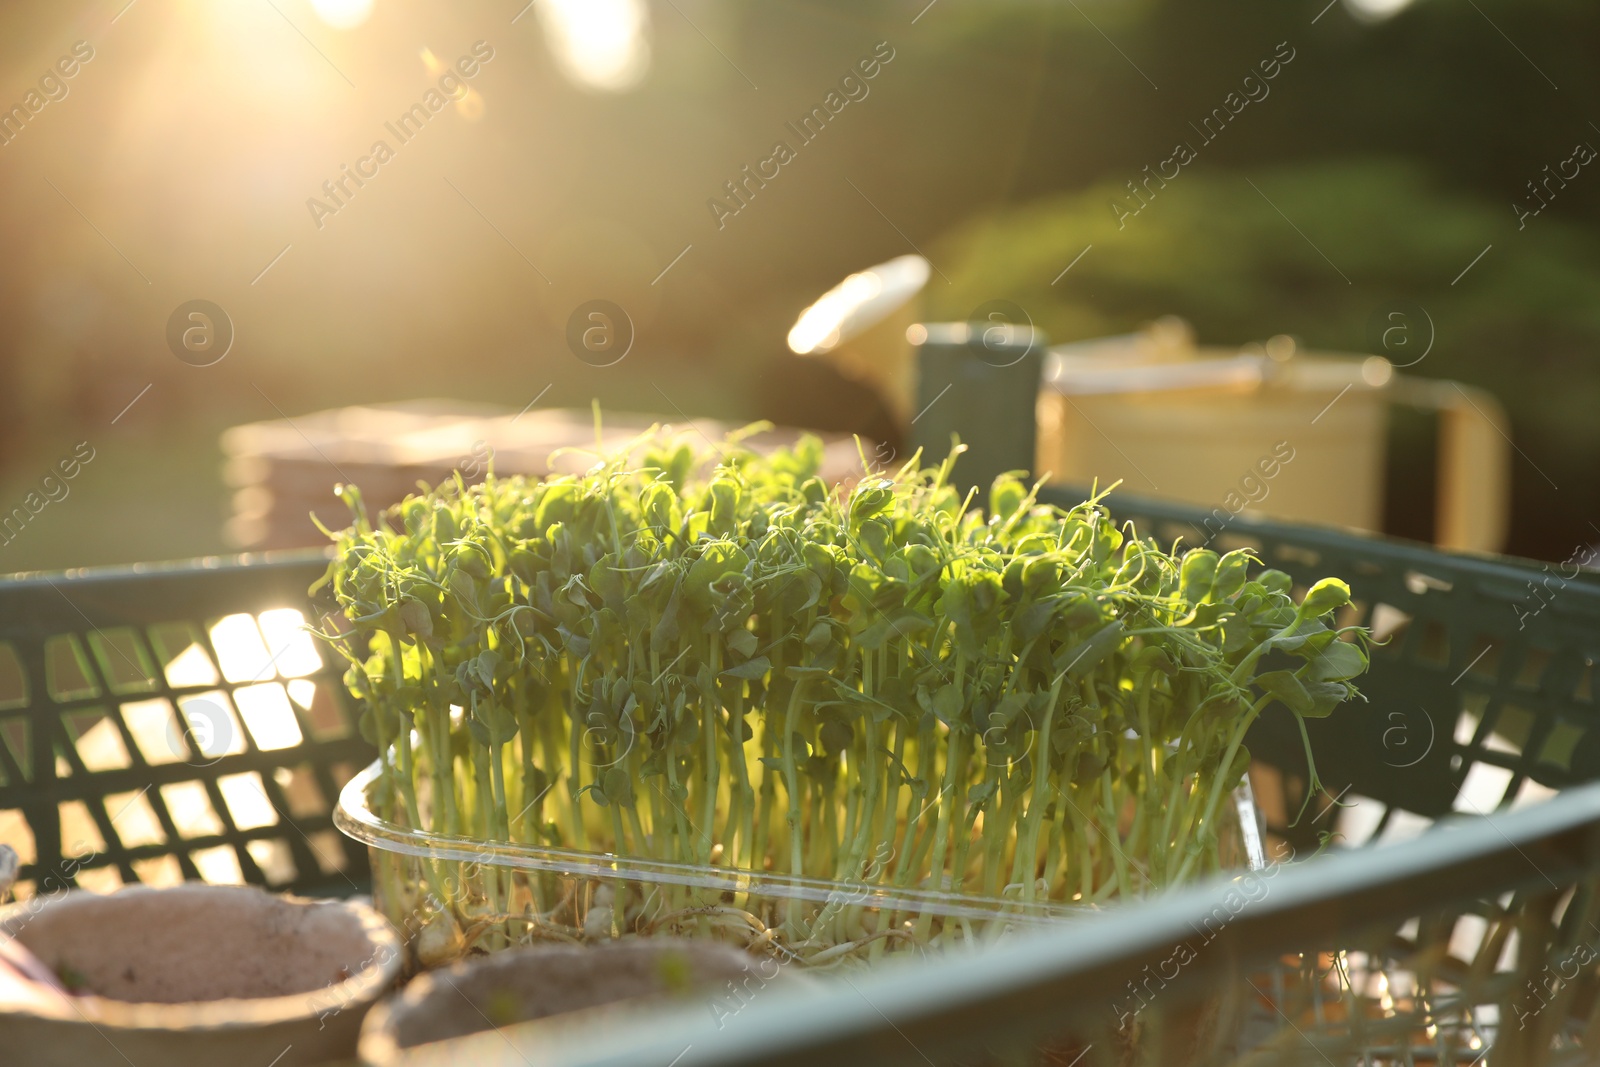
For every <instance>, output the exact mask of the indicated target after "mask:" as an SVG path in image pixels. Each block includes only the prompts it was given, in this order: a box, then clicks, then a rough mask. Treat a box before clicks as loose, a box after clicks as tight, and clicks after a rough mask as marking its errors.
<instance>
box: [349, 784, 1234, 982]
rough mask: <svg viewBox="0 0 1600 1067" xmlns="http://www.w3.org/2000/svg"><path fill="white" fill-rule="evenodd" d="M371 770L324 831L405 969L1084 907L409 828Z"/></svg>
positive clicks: (838, 955) (871, 956) (813, 946)
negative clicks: (358, 849) (606, 944)
mask: <svg viewBox="0 0 1600 1067" xmlns="http://www.w3.org/2000/svg"><path fill="white" fill-rule="evenodd" d="M379 775H380V767H379V765H378V764H377V763H373V764H372V765H371V766H369V767H367V768H366V769H365V770H364V771H362V772H361V773H360V774H358V775H357V776H356V777H355V778H353V779H352V780H351V781H350V782H349V784H348V785H346V786H345V788H344V791H343V792H342V794H341V795H340V798H339V806H338V810H337V811H336V812H335V816H334V821H335V824H336V825H337V826H338V827H339V829H340V830H342V831H343V832H344V833H346V834H348V835H349V836H350V837H352V838H354V839H356V840H358V841H362V842H365V843H366V844H367V845H368V846H369V847H370V849H371V851H372V869H373V897H374V900H375V902H376V904H377V906H378V908H379V910H380V911H382V912H383V913H384V914H385V915H387V916H388V917H389V919H390V921H391V922H393V923H394V924H395V926H396V927H397V928H398V929H399V930H400V931H401V932H402V935H403V937H404V940H405V942H406V943H407V946H408V948H409V950H410V952H409V954H410V959H411V963H412V966H413V967H424V968H425V967H432V966H437V965H440V964H443V963H447V962H449V961H451V960H453V959H456V958H459V957H461V956H463V955H466V954H468V953H472V952H477V951H495V950H497V949H501V948H505V947H508V946H511V945H517V944H528V943H534V942H540V941H560V942H584V941H594V940H598V939H603V938H612V937H626V936H648V935H652V934H674V935H678V936H690V937H696V936H698V937H715V938H718V939H720V940H724V941H728V942H731V943H733V944H736V945H739V946H741V947H744V948H747V949H749V950H750V951H752V952H755V953H757V954H758V955H762V956H771V957H776V958H779V959H781V960H785V961H799V962H802V963H804V964H807V965H809V966H812V967H827V966H831V965H839V964H845V963H853V962H854V963H859V962H870V961H872V960H876V959H878V958H881V957H883V956H886V955H890V954H894V953H899V952H905V951H927V950H931V949H935V948H941V947H944V948H948V947H952V946H957V945H964V946H974V945H977V944H980V943H983V942H987V941H991V940H994V939H996V938H998V937H1001V936H1004V935H1005V934H1007V933H1009V932H1012V931H1015V930H1019V929H1026V928H1028V927H1030V926H1037V925H1039V924H1045V923H1056V922H1060V921H1062V920H1064V919H1068V918H1081V917H1083V916H1084V915H1085V914H1086V913H1088V912H1090V911H1092V909H1093V908H1094V907H1095V905H1091V904H1083V903H1074V902H1062V901H1059V900H1025V899H1023V898H1022V895H1021V893H1020V892H1019V891H1017V890H1016V889H1015V888H1013V889H1012V891H1010V892H1007V893H1004V894H1001V895H998V896H983V895H975V894H971V893H959V892H949V891H941V890H937V889H927V888H920V887H901V886H895V885H884V884H874V883H869V882H843V881H833V880H824V879H812V878H797V877H792V876H790V875H788V874H786V873H773V872H767V871H751V870H741V869H737V868H730V867H719V866H714V865H700V864H692V863H675V862H663V861H658V860H648V859H638V858H630V857H626V856H617V855H611V854H607V853H597V852H583V851H578V850H573V849H563V848H549V847H544V846H540V845H533V844H525V843H521V842H505V841H480V840H476V839H473V838H468V837H456V836H451V835H447V834H439V833H433V832H429V831H425V830H415V829H412V828H410V827H409V826H406V825H403V824H401V823H399V822H396V821H393V820H391V819H388V818H385V817H383V816H382V815H380V814H379V813H377V812H376V811H374V810H373V805H372V804H371V803H370V802H369V797H370V787H371V785H372V783H373V782H374V780H375V779H377V778H378V777H379ZM1224 807H1225V810H1226V812H1227V816H1226V818H1227V821H1226V824H1225V825H1224V826H1223V827H1222V829H1221V831H1220V832H1221V833H1222V834H1224V835H1226V838H1227V840H1226V841H1225V848H1224V850H1223V852H1224V856H1225V858H1226V859H1227V861H1228V863H1229V865H1230V866H1235V867H1237V868H1239V869H1241V870H1242V869H1246V868H1248V869H1259V868H1261V867H1263V866H1265V856H1264V850H1263V848H1262V838H1261V830H1260V822H1259V816H1258V814H1257V811H1256V807H1255V803H1254V800H1253V798H1252V797H1251V795H1250V787H1249V782H1248V780H1247V781H1246V782H1245V783H1244V784H1243V785H1241V786H1240V787H1239V789H1238V790H1237V791H1236V792H1235V794H1234V803H1233V804H1232V805H1225V806H1224Z"/></svg>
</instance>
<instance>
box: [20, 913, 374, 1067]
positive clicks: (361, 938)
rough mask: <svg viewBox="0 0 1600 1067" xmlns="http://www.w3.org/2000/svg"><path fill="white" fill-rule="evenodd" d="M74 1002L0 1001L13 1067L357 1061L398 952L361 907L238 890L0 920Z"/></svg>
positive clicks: (283, 1066)
mask: <svg viewBox="0 0 1600 1067" xmlns="http://www.w3.org/2000/svg"><path fill="white" fill-rule="evenodd" d="M0 938H15V939H16V940H17V942H18V943H19V944H21V945H22V946H23V947H24V948H26V949H27V950H28V951H29V952H31V953H32V954H33V955H34V956H36V957H37V958H38V959H39V961H41V962H42V963H43V964H44V965H45V966H46V967H48V968H49V969H50V970H52V971H54V972H55V973H56V974H58V975H60V976H61V977H62V978H63V980H64V981H65V982H66V984H67V985H68V986H69V987H71V988H74V989H76V990H77V991H78V994H79V995H76V996H73V997H70V998H69V997H63V996H59V995H55V996H48V997H42V998H39V1001H38V1002H37V1003H36V1004H34V1005H30V1006H27V1007H23V1006H19V1005H10V1004H0V1048H3V1049H5V1053H4V1056H3V1058H4V1060H5V1062H6V1063H7V1064H8V1065H14V1067H98V1065H100V1064H106V1065H108V1067H109V1065H116V1067H125V1065H126V1064H128V1063H130V1062H131V1063H135V1064H139V1065H140V1067H144V1065H146V1064H151V1065H154V1064H229V1065H235V1064H236V1065H240V1067H244V1065H247V1064H260V1065H262V1067H265V1065H266V1064H269V1063H270V1064H274V1065H275V1067H293V1065H295V1064H314V1063H322V1062H325V1061H327V1060H329V1059H337V1058H343V1057H349V1056H351V1055H353V1054H354V1053H355V1049H356V1039H357V1035H358V1034H359V1032H360V1029H361V1021H362V1018H363V1017H364V1016H365V1015H366V1012H367V1009H368V1008H370V1007H371V1006H372V1004H373V1002H374V1001H376V1000H377V999H378V997H379V996H380V995H382V994H383V993H384V992H385V991H386V990H387V989H388V988H389V986H390V985H391V984H392V983H393V982H394V979H395V976H396V974H397V973H398V971H399V967H400V945H399V941H398V939H397V938H396V936H395V934H394V932H393V930H392V929H391V928H390V926H389V925H388V923H386V922H385V921H384V920H383V919H382V917H380V916H379V915H378V914H377V912H375V911H373V910H372V909H371V908H370V907H367V906H365V905H362V904H355V903H349V902H343V901H314V900H304V899H300V898H297V897H285V896H273V895H272V894H269V893H267V892H264V891H263V890H260V889H254V888H248V887H244V886H211V885H204V884H201V883H192V884H187V885H180V886H173V887H170V888H165V889H156V888H151V887H146V886H132V887H129V888H126V889H121V890H118V891H117V892H115V893H110V894H106V895H100V894H95V893H88V892H82V891H77V892H70V893H64V894H61V895H59V896H53V897H42V898H36V899H33V900H28V901H24V902H21V903H18V904H13V905H10V906H8V907H6V908H3V909H0Z"/></svg>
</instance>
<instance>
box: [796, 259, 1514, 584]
mask: <svg viewBox="0 0 1600 1067" xmlns="http://www.w3.org/2000/svg"><path fill="white" fill-rule="evenodd" d="M928 275H929V266H928V263H927V261H926V260H925V259H923V258H922V257H920V256H902V257H900V258H898V259H894V260H890V261H889V262H887V263H882V264H879V265H878V266H876V267H871V268H868V269H867V270H865V271H861V272H859V273H856V274H852V275H851V276H850V277H849V278H847V279H845V281H844V282H842V283H841V284H840V285H838V286H836V287H835V288H834V289H832V290H830V291H829V292H828V293H827V294H825V295H824V296H823V297H822V298H821V299H819V300H818V301H817V302H816V303H815V304H813V305H812V306H811V307H810V308H808V309H806V311H805V312H804V313H803V314H802V315H801V316H800V318H799V320H798V321H797V322H796V323H795V326H794V328H793V329H792V330H791V331H790V333H789V345H790V348H791V349H793V350H794V351H795V352H796V353H798V354H800V355H814V356H820V357H822V358H825V359H827V360H829V361H830V362H831V363H833V364H834V365H835V366H837V367H838V368H839V370H840V371H841V372H842V373H844V374H845V375H846V376H848V377H851V378H855V379H857V380H860V381H862V382H864V383H865V384H866V385H868V386H869V387H871V388H873V389H874V390H876V391H877V392H878V394H879V395H880V396H881V397H882V398H883V399H884V401H885V403H886V404H887V406H888V407H889V409H890V411H891V412H892V413H893V414H894V417H895V418H896V420H897V421H898V423H899V425H900V427H901V428H902V430H903V431H904V432H905V434H906V437H907V439H908V440H909V441H910V442H911V443H912V444H914V445H918V446H921V447H923V448H925V449H926V455H927V456H928V457H930V458H932V459H939V458H942V457H943V456H944V455H945V453H946V452H947V450H948V448H949V442H950V436H951V434H952V433H955V434H958V435H959V436H960V438H961V440H962V442H963V443H964V444H966V445H967V447H968V453H967V455H966V456H964V457H963V459H962V461H961V462H960V463H959V464H957V466H956V477H957V479H958V481H960V482H961V483H962V484H967V485H978V486H980V487H987V485H988V482H989V481H990V480H992V478H993V477H994V475H996V474H999V473H1000V472H1002V471H1005V470H1009V469H1015V468H1028V469H1031V470H1034V471H1040V472H1045V473H1047V474H1048V475H1049V477H1050V480H1051V481H1052V482H1065V483H1069V484H1072V485H1077V486H1082V487H1087V486H1088V485H1089V484H1090V483H1091V482H1093V481H1096V480H1098V482H1099V484H1101V485H1109V484H1110V483H1112V482H1114V481H1117V480H1119V479H1120V480H1121V481H1122V483H1123V486H1124V488H1125V491H1127V492H1130V493H1137V494H1139V495H1143V496H1154V497H1164V498H1167V499H1172V500H1180V501H1184V502H1187V503H1191V504H1197V505H1199V506H1201V507H1204V508H1209V509H1212V516H1213V519H1212V520H1211V521H1208V522H1207V523H1206V527H1207V530H1208V531H1210V532H1211V533H1212V535H1213V536H1214V535H1215V534H1218V533H1221V532H1222V530H1223V529H1225V528H1226V526H1227V525H1228V523H1229V522H1230V521H1231V519H1232V518H1233V516H1235V515H1237V514H1240V513H1242V512H1245V511H1251V512H1255V513H1258V514H1262V515H1267V516H1271V517H1273V518H1279V519H1285V520H1289V521H1296V522H1314V523H1324V524H1331V525H1337V526H1345V527H1354V528H1356V529H1362V530H1374V531H1376V530H1380V529H1381V528H1382V521H1383V484H1384V469H1385V450H1386V443H1387V430H1388V419H1389V411H1390V407H1391V405H1395V404H1399V405H1405V406H1410V407H1416V408H1421V409H1425V410H1428V411H1431V412H1434V413H1436V414H1437V416H1438V425H1439V443H1438V456H1439V471H1438V486H1439V493H1438V498H1437V500H1436V501H1435V530H1436V539H1437V541H1438V544H1439V545H1440V546H1441V547H1444V548H1453V549H1465V550H1471V551H1481V552H1494V551H1498V550H1499V549H1500V548H1501V547H1502V546H1503V544H1504V541H1505V535H1506V528H1507V521H1508V501H1509V495H1510V454H1509V449H1510V437H1509V424H1508V421H1507V419H1506V416H1505V412H1504V409H1503V408H1502V407H1501V406H1500V403H1499V402H1498V401H1497V400H1496V399H1495V398H1494V396H1493V395H1492V394H1490V393H1487V392H1485V391H1483V390H1481V389H1478V388H1475V387H1472V386H1467V385H1462V384H1460V383H1458V382H1452V381H1441V380H1437V379H1428V378H1416V377H1410V376H1406V375H1401V374H1398V373H1396V370H1395V368H1394V366H1393V365H1392V364H1391V363H1390V362H1389V361H1388V360H1387V359H1384V358H1383V357H1381V356H1361V355H1354V354H1343V353H1313V352H1308V351H1303V350H1300V349H1299V348H1298V346H1297V345H1296V344H1295V342H1294V341H1293V339H1291V338H1289V337H1285V336H1278V337H1274V338H1272V339H1271V340H1270V341H1268V342H1266V344H1264V345H1250V346H1246V347H1245V348H1244V349H1226V348H1217V347H1205V348H1202V347H1198V346H1197V345H1196V344H1195V340H1194V334H1193V331H1192V330H1191V329H1190V328H1189V326H1188V324H1187V323H1185V322H1183V321H1182V320H1181V319H1176V318H1170V317H1169V318H1165V319H1161V320H1159V321H1157V322H1155V323H1153V324H1151V325H1150V326H1149V327H1147V328H1145V329H1144V330H1141V331H1139V332H1138V333H1134V334H1128V335H1125V336H1120V337H1108V338H1103V339H1098V340H1092V341H1083V342H1078V343H1075V344H1068V345H1060V346H1057V347H1054V348H1049V347H1047V345H1046V342H1045V339H1044V335H1043V334H1042V333H1041V332H1040V331H1038V330H1037V329H1034V328H1033V327H1032V326H1031V325H1028V324H1025V323H1023V324H1019V323H1012V322H1006V321H997V322H988V323H970V324H969V323H921V322H919V321H918V314H917V311H918V300H917V298H918V294H919V293H920V292H921V290H922V288H923V286H924V285H925V284H926V282H927V280H928ZM1030 409H1031V410H1032V413H1033V415H1034V419H1029V418H1027V413H1028V412H1029V411H1030Z"/></svg>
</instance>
